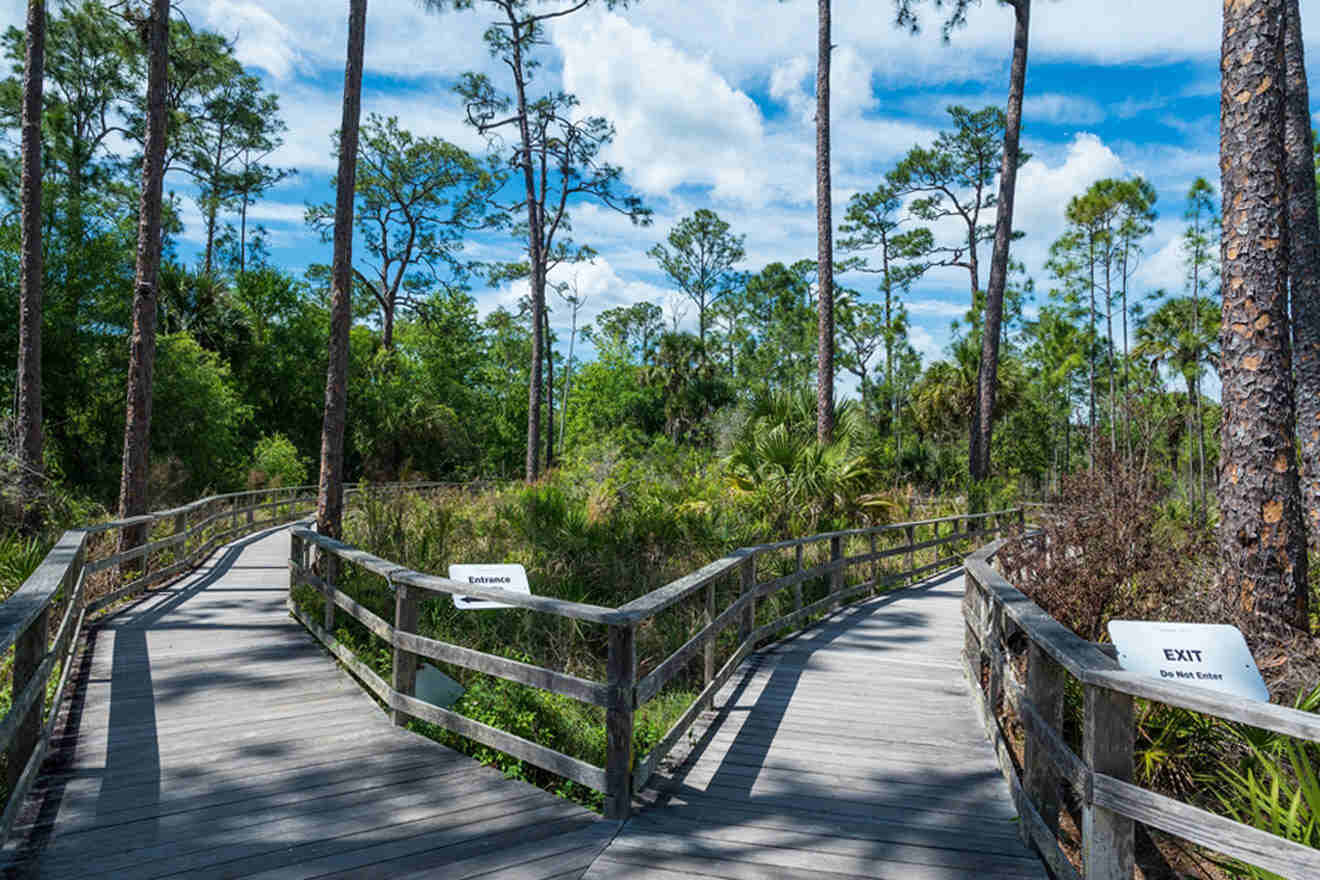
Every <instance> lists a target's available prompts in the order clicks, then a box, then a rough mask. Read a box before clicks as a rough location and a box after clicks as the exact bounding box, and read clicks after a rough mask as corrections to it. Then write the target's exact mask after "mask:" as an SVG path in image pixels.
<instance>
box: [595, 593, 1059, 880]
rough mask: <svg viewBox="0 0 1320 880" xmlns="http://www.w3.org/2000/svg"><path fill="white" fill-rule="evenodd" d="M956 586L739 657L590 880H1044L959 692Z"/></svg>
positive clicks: (841, 613) (868, 606)
mask: <svg viewBox="0 0 1320 880" xmlns="http://www.w3.org/2000/svg"><path fill="white" fill-rule="evenodd" d="M961 598H962V581H961V578H952V579H950V578H944V579H941V580H937V581H933V582H930V583H927V584H926V585H923V586H921V587H919V588H913V589H907V590H902V591H896V592H894V593H891V594H886V595H884V596H882V597H880V598H877V599H872V600H868V601H866V602H862V603H858V604H856V605H853V606H849V607H846V608H843V609H840V610H838V611H836V612H835V613H834V614H833V615H832V616H830V617H829V618H827V619H826V620H824V621H821V622H820V623H818V624H817V625H816V626H814V627H812V628H810V629H807V630H804V631H803V632H801V633H799V634H796V635H794V636H791V637H789V638H787V639H785V640H784V641H782V642H780V643H778V644H776V645H772V646H770V647H769V648H766V649H764V650H762V651H761V652H759V653H757V654H753V655H752V656H750V657H749V658H748V659H747V660H746V661H745V662H744V664H743V666H742V667H740V669H739V670H738V671H737V672H736V673H735V674H734V675H733V676H732V677H731V679H730V680H729V682H728V683H727V684H725V686H724V687H723V688H722V689H721V690H720V692H719V693H718V694H716V696H715V699H714V706H715V707H716V708H715V709H713V710H712V711H710V712H707V713H705V714H704V715H703V716H702V717H701V718H700V719H699V720H698V722H697V724H696V725H694V728H693V730H692V731H691V733H690V735H689V736H688V737H687V738H686V740H685V742H684V743H682V744H680V746H679V751H678V753H677V754H675V755H674V756H672V757H671V758H670V759H669V760H667V761H666V762H665V763H664V764H663V765H662V770H661V772H659V773H657V774H656V776H654V777H653V778H652V781H651V783H650V789H651V790H650V791H649V792H646V793H644V794H643V796H642V797H641V799H640V804H639V808H638V810H637V812H636V813H635V814H634V815H633V817H632V818H631V819H630V820H629V822H628V823H627V824H626V825H625V826H624V829H623V831H621V832H620V834H619V835H618V836H617V837H616V838H615V839H614V840H613V841H612V842H611V843H610V845H609V846H608V847H607V848H606V849H605V852H604V853H603V854H602V855H601V857H600V858H599V859H597V860H596V862H594V863H593V865H592V867H591V868H590V869H589V871H588V872H587V875H586V876H587V878H588V880H609V878H624V877H626V878H630V880H631V878H639V880H647V878H654V880H679V878H685V877H695V876H700V877H704V878H715V877H720V878H730V880H743V878H746V880H763V878H770V880H775V878H798V877H821V878H839V880H842V878H851V877H891V878H902V880H951V878H964V877H973V876H975V877H985V878H1004V880H1008V878H1013V880H1027V878H1030V880H1044V878H1045V872H1044V869H1043V867H1042V866H1041V864H1040V861H1039V860H1038V859H1037V858H1036V857H1035V856H1034V855H1033V854H1032V853H1031V852H1030V851H1029V850H1028V849H1026V847H1025V846H1023V844H1022V842H1021V840H1020V839H1019V833H1018V832H1019V828H1018V822H1017V817H1016V814H1015V813H1014V810H1013V806H1012V801H1011V798H1010V796H1009V792H1008V790H1007V787H1006V785H1005V783H1004V780H1003V777H1002V776H1001V775H1000V773H999V771H998V767H997V765H996V763H995V756H994V753H993V752H992V751H991V749H990V746H989V744H988V743H987V742H986V740H985V737H984V734H983V733H982V732H981V726H980V723H979V720H978V719H977V718H976V715H975V712H974V710H973V707H972V704H971V699H970V696H971V695H970V692H969V691H968V687H967V683H966V681H965V680H964V679H963V677H962V672H961V667H960V664H959V653H960V651H961V649H962V639H963V626H962V617H961Z"/></svg>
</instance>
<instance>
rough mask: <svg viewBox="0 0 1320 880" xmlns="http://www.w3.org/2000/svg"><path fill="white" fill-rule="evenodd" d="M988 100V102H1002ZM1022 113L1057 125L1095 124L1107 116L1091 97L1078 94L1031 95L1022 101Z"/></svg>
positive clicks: (1032, 118)
mask: <svg viewBox="0 0 1320 880" xmlns="http://www.w3.org/2000/svg"><path fill="white" fill-rule="evenodd" d="M1001 102H1002V99H1001V100H1000V101H993V100H991V101H987V102H986V103H994V104H998V103H1001ZM1022 114H1023V115H1024V116H1025V117H1026V118H1027V120H1028V121H1030V120H1040V121H1042V122H1049V123H1053V124H1055V125H1095V124H1096V123H1097V122H1101V121H1103V120H1104V118H1105V110H1104V108H1103V107H1101V106H1100V105H1099V104H1098V103H1096V102H1095V101H1093V100H1091V99H1090V98H1084V97H1080V96H1078V95H1060V94H1044V95H1029V96H1027V97H1025V98H1024V99H1023V101H1022Z"/></svg>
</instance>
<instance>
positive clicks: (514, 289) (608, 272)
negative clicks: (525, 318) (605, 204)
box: [476, 257, 669, 346]
mask: <svg viewBox="0 0 1320 880" xmlns="http://www.w3.org/2000/svg"><path fill="white" fill-rule="evenodd" d="M549 281H550V282H551V283H552V284H557V283H567V284H569V285H572V286H574V287H576V290H577V295H578V296H581V297H582V298H583V300H584V303H583V306H582V309H581V310H580V311H579V312H578V327H579V328H581V327H582V326H584V325H585V324H589V323H591V322H592V321H594V320H595V319H596V317H597V316H598V315H600V313H601V312H603V311H605V310H606V309H612V308H617V307H619V306H625V307H626V306H631V305H634V304H636V303H639V302H650V303H655V304H656V305H659V306H661V307H662V308H663V307H664V304H665V302H666V297H667V295H668V293H669V291H667V290H665V289H663V288H660V287H656V286H655V285H653V284H649V283H647V282H645V281H638V280H634V279H626V278H624V277H622V276H621V275H619V273H618V272H617V271H616V270H615V268H614V266H612V265H611V264H610V262H609V261H608V260H606V259H604V258H601V257H597V258H596V259H594V260H592V261H591V262H588V263H576V264H573V265H561V266H558V267H556V268H555V269H553V270H552V271H551V272H550V276H549ZM530 292H531V285H530V283H529V282H528V281H526V280H521V281H514V282H512V283H510V284H506V285H504V286H503V287H500V288H498V289H496V290H491V291H488V292H486V293H479V294H478V295H477V297H476V299H477V311H478V313H479V314H480V315H481V316H482V317H483V318H484V317H485V316H486V315H488V314H490V313H491V312H493V311H495V309H497V308H499V307H501V306H503V307H504V308H506V309H509V310H510V311H516V310H517V308H518V301H519V300H520V299H522V298H523V297H525V296H528V295H529V294H530ZM546 304H547V305H548V306H549V307H550V308H551V313H550V326H551V329H553V330H554V332H555V333H556V334H557V335H559V336H560V338H561V342H562V343H563V345H564V346H567V344H568V334H569V331H570V328H571V321H572V311H571V309H570V307H569V306H568V304H567V303H565V302H564V301H563V300H562V299H560V298H559V297H558V296H556V295H555V293H554V292H553V291H552V290H547V291H546Z"/></svg>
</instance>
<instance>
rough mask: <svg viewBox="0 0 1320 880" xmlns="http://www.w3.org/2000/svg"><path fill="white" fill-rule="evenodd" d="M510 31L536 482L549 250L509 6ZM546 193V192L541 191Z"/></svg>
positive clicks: (530, 474) (530, 462)
mask: <svg viewBox="0 0 1320 880" xmlns="http://www.w3.org/2000/svg"><path fill="white" fill-rule="evenodd" d="M506 11H507V13H508V19H509V33H510V34H511V36H512V40H513V64H512V65H511V66H512V68H513V86H514V93H515V96H516V98H517V103H518V136H519V138H520V139H521V141H522V145H521V151H522V158H521V159H520V160H519V161H520V162H521V164H522V169H523V187H524V190H525V193H524V197H525V198H526V200H527V263H528V266H529V268H530V270H531V272H530V277H529V279H528V280H529V281H530V283H531V293H532V363H531V370H530V371H529V372H530V374H531V375H530V376H529V378H528V382H527V455H526V457H525V459H524V477H525V479H526V481H527V482H529V483H530V482H532V481H533V480H535V479H536V477H537V475H538V474H539V473H540V464H541V442H540V441H541V358H542V357H543V356H544V355H543V354H542V352H544V351H545V334H544V332H543V329H542V327H541V316H542V315H543V314H544V312H545V273H546V267H545V254H544V253H543V250H544V249H543V248H542V244H543V243H544V240H543V238H542V226H543V224H542V221H543V219H544V218H543V217H542V216H541V206H540V202H539V201H538V200H537V194H536V176H535V174H534V173H533V171H532V132H531V126H530V123H529V121H528V118H527V81H526V78H525V76H524V73H523V58H522V39H523V26H522V24H521V23H520V22H519V21H518V18H517V16H516V15H515V14H514V11H513V9H512V8H509V9H507V10H506ZM541 195H542V197H544V195H545V194H544V193H542V194H541Z"/></svg>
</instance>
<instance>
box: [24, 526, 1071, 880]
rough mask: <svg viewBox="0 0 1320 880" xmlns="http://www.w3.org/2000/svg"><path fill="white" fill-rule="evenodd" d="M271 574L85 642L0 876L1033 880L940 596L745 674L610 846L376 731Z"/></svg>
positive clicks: (602, 827) (209, 582)
mask: <svg viewBox="0 0 1320 880" xmlns="http://www.w3.org/2000/svg"><path fill="white" fill-rule="evenodd" d="M287 559H288V533H287V532H286V531H276V532H273V533H271V534H267V535H258V536H254V537H252V538H249V539H246V540H243V541H239V542H236V543H235V544H233V545H230V547H228V548H225V549H222V550H221V551H219V552H218V553H217V554H216V556H215V557H213V559H212V560H211V561H210V562H209V563H208V564H207V565H206V566H205V567H203V568H202V569H200V570H198V571H197V572H195V573H194V574H192V575H190V576H189V577H187V578H185V579H183V580H181V581H180V582H178V583H176V584H174V585H172V586H171V587H168V588H166V589H163V590H160V591H157V592H154V593H152V594H150V595H149V596H148V597H147V598H145V599H143V600H141V601H139V602H137V603H135V604H133V605H131V606H129V607H127V608H125V609H124V610H122V611H120V612H119V613H117V614H115V615H114V616H112V617H111V618H109V619H108V620H107V621H105V622H104V623H103V624H102V625H101V626H99V627H98V628H95V629H93V630H92V631H91V632H90V633H89V636H88V644H87V650H86V651H85V652H84V653H83V655H82V658H81V662H80V665H79V667H78V668H77V669H76V670H75V673H76V676H77V678H76V679H75V681H76V685H77V686H76V687H74V688H71V691H72V694H71V697H70V698H69V700H68V701H67V705H66V706H65V707H64V708H63V711H66V712H67V713H68V717H67V719H66V721H65V723H64V724H63V728H62V734H61V735H59V736H58V737H57V740H56V741H55V742H54V743H53V744H52V754H51V756H50V758H48V760H47V763H46V766H45V767H44V768H43V774H42V777H41V779H40V780H39V781H38V783H37V786H36V787H35V789H34V791H33V794H32V796H31V797H30V798H29V800H28V802H27V804H26V805H25V807H24V812H23V815H22V818H21V819H20V828H19V830H18V831H16V833H15V835H14V839H13V841H12V842H11V843H10V844H9V846H7V847H6V850H5V862H4V865H5V870H6V873H7V875H9V876H24V877H26V876H33V877H80V878H82V877H86V878H108V877H125V878H135V880H137V878H140V880H147V878H155V877H177V878H185V877H186V878H218V877H263V878H312V877H362V878H378V877H379V878H383V877H390V878H393V877H414V876H416V877H423V876H425V877H437V878H446V880H462V878H474V877H501V878H517V880H532V878H551V877H554V878H582V877H583V876H584V872H585V876H586V877H587V878H589V880H605V878H639V880H680V878H698V877H699V878H717V877H723V878H740V880H762V878H775V880H780V878H782V880H788V878H798V877H817V878H854V877H856V878H861V877H867V878H876V877H881V878H903V880H928V878H965V877H984V878H991V880H996V878H1032V880H1036V878H1044V877H1045V873H1044V871H1043V869H1042V868H1041V865H1040V863H1039V861H1038V860H1037V859H1036V858H1035V857H1034V856H1033V855H1032V854H1031V853H1030V852H1028V851H1027V850H1026V848H1025V847H1024V846H1023V845H1022V844H1021V843H1020V842H1019V839H1018V831H1017V824H1016V819H1015V815H1014V812H1013V808H1012V806H1011V800H1010V797H1009V793H1008V790H1007V786H1006V784H1005V783H1004V780H1003V778H1002V777H1001V776H1000V774H999V771H998V769H997V768H996V766H995V762H994V758H993V755H992V754H991V751H990V747H989V745H988V744H987V743H986V741H985V737H984V735H983V733H982V731H981V725H980V722H979V721H978V720H977V718H976V717H975V715H974V714H973V710H972V705H971V701H970V697H969V693H968V690H967V684H966V682H965V681H964V680H963V677H962V673H961V671H960V667H959V661H958V657H959V651H960V650H961V647H962V622H961V616H960V611H959V602H960V598H961V595H962V582H961V578H958V577H953V578H945V579H944V580H942V581H934V582H931V583H929V584H927V585H925V586H922V587H918V588H913V589H909V590H904V591H900V592H896V593H892V594H888V595H886V596H884V597H882V598H879V599H875V600H871V601H868V602H866V603H862V604H859V605H855V606H850V607H848V608H845V609H842V610H840V611H838V612H836V614H835V615H833V616H832V617H831V618H829V619H828V620H826V621H824V622H822V623H820V624H818V625H816V626H814V627H812V628H811V629H809V630H807V631H805V632H803V633H800V634H799V635H797V636H795V637H793V638H791V639H788V640H786V641H784V642H781V643H779V644H777V645H774V646H772V647H770V648H768V649H766V650H764V651H762V652H760V653H758V654H754V655H753V656H752V657H751V658H749V660H748V661H747V662H746V664H744V666H743V667H742V668H741V669H740V670H739V671H738V672H737V673H736V674H735V675H734V677H733V679H732V680H731V681H730V682H729V684H728V685H727V686H726V687H725V688H724V690H723V691H722V692H721V694H720V695H719V697H718V699H717V701H716V706H717V707H718V708H717V710H716V711H713V712H711V713H708V714H707V716H706V717H705V719H703V722H702V723H700V724H699V725H698V726H697V728H695V729H694V732H693V735H692V736H691V737H690V738H689V741H688V744H687V746H686V747H684V748H681V749H680V753H679V754H678V760H677V761H676V762H674V763H672V764H671V765H668V766H666V767H665V769H664V771H663V772H662V773H661V774H659V775H658V776H657V777H656V778H655V780H653V782H652V787H651V789H649V790H648V791H647V792H645V793H643V795H642V797H641V798H640V802H639V806H638V809H637V810H636V811H635V813H634V815H633V817H632V818H631V819H630V820H629V821H628V822H627V823H626V824H625V825H624V826H623V828H622V829H621V830H620V828H619V825H618V823H613V822H606V821H603V820H601V819H599V817H598V816H596V815H595V814H593V813H591V812H589V811H587V810H584V809H582V808H580V807H578V806H575V805H573V804H571V803H568V802H566V801H563V800H561V799H559V798H556V797H554V796H552V795H550V794H548V793H546V792H544V791H541V790H540V789H536V788H533V787H531V786H528V785H525V784H523V783H519V782H514V781H510V780H506V779H504V778H503V776H502V775H501V774H500V773H498V772H497V771H495V770H493V769H490V768H487V767H481V766H479V765H477V764H476V763H475V762H473V761H472V760H470V759H469V758H466V757H464V756H462V755H459V754H458V753H456V752H454V751H452V750H450V749H447V748H444V747H442V746H440V745H437V744H435V743H433V742H431V741H430V740H427V739H425V738H423V737H420V736H417V735H414V734H411V733H408V732H407V731H404V730H400V729H399V728H396V727H393V726H392V725H391V724H390V723H389V721H388V719H387V717H386V716H385V714H384V713H383V712H381V710H380V709H379V708H378V707H377V706H376V705H375V703H373V702H372V700H371V699H370V698H368V697H367V696H366V695H365V694H364V693H363V692H362V690H361V689H360V688H359V687H358V686H357V685H356V684H355V683H354V682H353V681H352V679H351V678H349V677H348V676H347V674H346V673H344V672H342V671H340V670H339V669H338V667H337V666H336V665H335V664H334V662H333V661H332V660H331V658H330V657H329V655H328V654H326V652H324V651H323V650H322V649H321V648H320V647H319V646H318V645H317V644H316V643H315V642H313V640H312V639H311V637H310V636H309V635H308V634H307V633H306V632H305V631H304V630H303V629H302V627H301V626H299V625H298V624H297V623H296V622H295V621H293V620H291V619H290V617H289V615H288V612H287V610H286V608H285V597H286V595H287V590H288V571H287ZM616 835H617V836H616Z"/></svg>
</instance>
